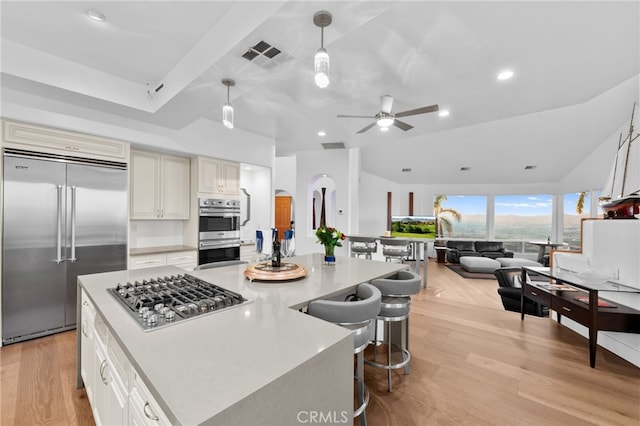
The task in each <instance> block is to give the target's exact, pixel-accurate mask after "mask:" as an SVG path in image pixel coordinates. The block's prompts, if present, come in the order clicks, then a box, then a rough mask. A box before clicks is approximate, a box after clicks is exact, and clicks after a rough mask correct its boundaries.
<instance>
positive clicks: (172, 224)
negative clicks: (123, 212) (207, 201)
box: [129, 220, 184, 249]
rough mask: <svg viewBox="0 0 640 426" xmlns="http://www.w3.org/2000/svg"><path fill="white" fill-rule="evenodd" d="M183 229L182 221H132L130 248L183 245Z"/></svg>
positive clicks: (130, 226)
mask: <svg viewBox="0 0 640 426" xmlns="http://www.w3.org/2000/svg"><path fill="white" fill-rule="evenodd" d="M183 227H184V222H183V221H180V220H132V221H130V222H129V229H130V234H129V248H130V249H132V248H144V247H158V246H173V245H182V244H184V239H183Z"/></svg>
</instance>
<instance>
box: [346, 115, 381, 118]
mask: <svg viewBox="0 0 640 426" xmlns="http://www.w3.org/2000/svg"><path fill="white" fill-rule="evenodd" d="M336 117H338V118H376V117H374V116H373V115H336Z"/></svg>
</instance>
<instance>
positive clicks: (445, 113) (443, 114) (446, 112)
mask: <svg viewBox="0 0 640 426" xmlns="http://www.w3.org/2000/svg"><path fill="white" fill-rule="evenodd" d="M448 115H449V110H447V109H443V110H440V112H439V113H438V116H440V117H446V116H448Z"/></svg>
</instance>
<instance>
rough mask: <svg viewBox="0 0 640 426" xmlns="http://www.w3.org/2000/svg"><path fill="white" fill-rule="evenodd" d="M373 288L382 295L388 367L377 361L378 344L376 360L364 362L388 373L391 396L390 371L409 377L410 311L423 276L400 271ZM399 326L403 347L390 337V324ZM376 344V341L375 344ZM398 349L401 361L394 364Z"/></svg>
mask: <svg viewBox="0 0 640 426" xmlns="http://www.w3.org/2000/svg"><path fill="white" fill-rule="evenodd" d="M371 285H373V286H375V287H377V288H378V289H379V290H380V292H381V293H382V303H381V306H380V313H379V314H378V317H377V320H381V321H384V324H385V326H386V327H385V340H384V343H386V344H387V363H386V364H382V363H379V362H377V361H376V355H377V344H376V346H374V349H373V360H365V362H366V363H367V364H369V365H372V366H374V367H379V368H384V369H386V370H387V387H388V390H389V392H391V370H393V369H396V368H404V374H409V361H410V360H411V353H410V352H409V311H410V308H411V295H413V294H417V293H418V292H419V291H420V276H419V275H417V274H415V273H413V272H411V271H398V272H397V273H396V275H394V276H391V277H389V278H380V279H375V280H372V281H371ZM394 322H400V327H401V328H400V330H401V335H400V344H398V343H394V342H393V339H392V336H391V330H392V327H391V324H392V323H394ZM377 337H378V321H376V327H375V339H377ZM375 343H377V341H376V342H375ZM393 346H395V347H397V348H399V349H400V352H401V354H402V361H400V362H398V363H395V364H392V363H391V349H392V347H393Z"/></svg>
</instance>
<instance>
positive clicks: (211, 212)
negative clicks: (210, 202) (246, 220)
mask: <svg viewBox="0 0 640 426" xmlns="http://www.w3.org/2000/svg"><path fill="white" fill-rule="evenodd" d="M200 216H214V217H238V218H239V217H240V211H239V210H237V211H232V212H230V211H220V210H215V209H200Z"/></svg>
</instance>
